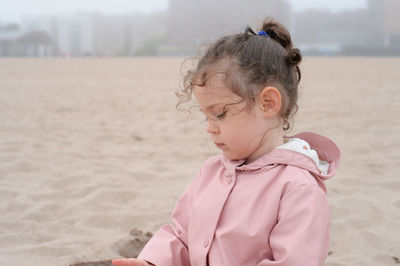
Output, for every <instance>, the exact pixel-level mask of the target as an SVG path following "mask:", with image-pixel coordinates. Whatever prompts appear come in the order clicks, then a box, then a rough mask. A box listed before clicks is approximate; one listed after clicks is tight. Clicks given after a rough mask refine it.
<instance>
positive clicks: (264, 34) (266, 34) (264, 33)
mask: <svg viewBox="0 0 400 266" xmlns="http://www.w3.org/2000/svg"><path fill="white" fill-rule="evenodd" d="M257 35H261V36H267V37H269V35H268V33H266V32H265V31H263V30H261V31H259V32H258V33H257Z"/></svg>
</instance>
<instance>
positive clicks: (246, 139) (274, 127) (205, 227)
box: [113, 19, 340, 266]
mask: <svg viewBox="0 0 400 266" xmlns="http://www.w3.org/2000/svg"><path fill="white" fill-rule="evenodd" d="M301 58H302V57H301V54H300V51H299V50H298V49H296V48H293V45H292V41H291V38H290V35H289V33H288V31H287V30H286V28H285V27H284V26H282V25H281V24H279V23H277V22H276V21H274V20H271V19H267V20H265V21H264V23H263V26H262V29H261V31H260V32H258V34H256V33H255V32H254V31H253V30H252V29H250V28H249V27H248V28H247V29H246V30H245V31H244V33H239V34H235V35H232V36H224V37H222V38H220V39H219V40H218V41H216V42H215V43H214V44H213V45H212V46H210V47H209V48H208V50H207V51H206V53H205V54H204V56H203V57H202V58H201V59H200V61H199V63H198V65H197V68H196V69H195V70H193V71H189V72H188V73H187V75H186V76H185V78H184V87H183V90H182V91H181V92H180V93H178V96H179V97H180V103H182V102H186V101H188V100H189V99H190V97H191V95H194V96H195V98H196V100H197V102H198V104H199V106H200V109H201V110H202V112H203V113H204V114H205V116H206V118H207V129H206V130H207V132H208V133H209V135H210V138H211V140H212V142H214V144H215V145H216V146H217V147H218V148H219V149H220V150H221V152H222V154H220V155H217V156H214V157H211V158H209V159H208V160H207V161H206V162H205V163H204V165H203V166H202V168H201V169H200V170H199V172H198V174H197V176H196V177H195V178H194V180H193V181H192V183H191V184H190V185H189V187H188V188H187V190H186V191H185V192H184V193H183V195H182V197H181V198H180V199H179V201H178V203H177V205H176V207H175V209H174V211H173V213H172V220H173V222H174V224H173V225H164V226H163V227H162V228H161V229H160V230H159V231H158V232H156V233H155V235H154V237H153V238H152V239H151V240H150V241H149V242H148V244H147V245H146V246H145V247H144V249H143V250H142V252H141V253H140V255H139V256H138V259H122V260H114V261H113V264H114V265H117V266H123V265H127V266H129V265H131V266H133V265H159V266H178V265H201V266H203V265H216V266H222V265H227V266H233V265H249V266H250V265H251V266H254V265H260V266H261V265H264V266H269V265H275V266H277V265H279V266H283V265H288V266H314V265H315V266H317V265H323V263H324V261H325V259H326V257H327V255H328V251H329V225H330V209H329V206H328V203H327V199H326V195H325V193H326V189H325V186H324V181H325V180H326V179H327V178H330V177H332V176H333V175H334V174H335V172H336V170H337V167H338V165H339V159H340V151H339V149H338V147H337V146H336V145H335V144H334V142H332V141H331V140H329V139H328V138H325V137H323V136H320V135H317V134H315V133H309V132H305V133H301V134H298V135H296V136H293V137H286V136H285V135H284V131H285V130H287V129H289V127H290V124H289V118H291V116H292V115H293V113H294V112H295V111H296V109H297V104H296V101H297V90H298V84H299V81H300V77H301V75H300V69H299V67H298V64H299V63H300V61H301Z"/></svg>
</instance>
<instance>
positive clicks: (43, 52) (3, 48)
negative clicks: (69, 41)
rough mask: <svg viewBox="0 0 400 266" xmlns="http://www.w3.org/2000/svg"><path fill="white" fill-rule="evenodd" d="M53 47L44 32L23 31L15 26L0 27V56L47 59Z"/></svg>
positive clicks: (52, 43) (51, 53)
mask: <svg viewBox="0 0 400 266" xmlns="http://www.w3.org/2000/svg"><path fill="white" fill-rule="evenodd" d="M54 49H55V45H54V42H53V40H52V39H51V37H50V36H49V35H48V34H47V33H46V32H44V31H23V30H22V29H21V28H20V27H19V25H17V24H7V25H5V26H0V56H13V57H16V56H29V57H47V56H52V55H53V54H54Z"/></svg>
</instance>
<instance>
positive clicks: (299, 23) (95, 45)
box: [0, 0, 400, 57]
mask: <svg viewBox="0 0 400 266" xmlns="http://www.w3.org/2000/svg"><path fill="white" fill-rule="evenodd" d="M366 3H367V7H366V8H363V9H358V10H344V11H341V12H331V11H329V10H320V9H309V10H304V11H302V12H299V13H294V12H292V8H291V5H290V4H289V2H288V0H268V1H259V0H246V1H238V0H219V1H214V0H169V6H168V9H167V10H165V11H158V12H155V13H152V14H149V15H143V14H122V15H104V14H101V13H78V14H74V15H28V16H23V17H22V23H21V25H17V24H4V22H1V23H0V56H43V57H46V56H63V57H70V56H96V57H103V56H104V57H109V56H157V55H159V56H168V55H189V54H192V55H193V54H196V53H197V47H199V46H200V49H201V47H203V46H202V45H207V44H208V43H211V42H213V41H215V40H216V39H217V38H219V37H220V36H222V35H224V34H234V33H238V32H243V31H244V30H245V27H246V25H248V26H251V27H252V28H253V29H254V30H255V31H257V30H258V29H259V27H260V26H261V25H260V24H261V23H262V21H263V19H265V18H266V17H268V16H272V17H273V18H275V19H277V20H278V21H280V22H281V23H282V24H284V25H285V26H286V27H288V28H289V30H290V31H291V33H292V37H293V40H294V43H295V44H296V45H297V46H298V47H299V48H300V49H301V50H302V52H303V53H305V54H319V55H321V54H322V55H347V54H348V55H400V18H399V15H398V14H397V13H398V11H399V10H400V1H399V0H366Z"/></svg>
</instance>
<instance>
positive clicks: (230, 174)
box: [225, 171, 233, 177]
mask: <svg viewBox="0 0 400 266" xmlns="http://www.w3.org/2000/svg"><path fill="white" fill-rule="evenodd" d="M225 176H226V177H231V176H233V173H232V172H230V171H226V172H225Z"/></svg>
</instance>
